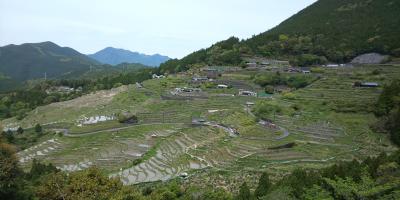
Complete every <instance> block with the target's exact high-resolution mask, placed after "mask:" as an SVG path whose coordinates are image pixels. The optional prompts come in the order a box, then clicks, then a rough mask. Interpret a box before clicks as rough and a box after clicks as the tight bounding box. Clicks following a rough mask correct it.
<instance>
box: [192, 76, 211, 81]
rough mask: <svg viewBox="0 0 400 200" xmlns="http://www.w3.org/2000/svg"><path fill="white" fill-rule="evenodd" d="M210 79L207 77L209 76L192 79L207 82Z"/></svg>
mask: <svg viewBox="0 0 400 200" xmlns="http://www.w3.org/2000/svg"><path fill="white" fill-rule="evenodd" d="M208 80H209V79H208V78H207V77H197V76H196V77H193V78H192V81H193V82H206V81H208Z"/></svg>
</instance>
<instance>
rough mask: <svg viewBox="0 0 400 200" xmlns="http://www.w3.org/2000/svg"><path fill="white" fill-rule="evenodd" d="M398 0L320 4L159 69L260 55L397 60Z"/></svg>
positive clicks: (306, 62)
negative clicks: (366, 55)
mask: <svg viewBox="0 0 400 200" xmlns="http://www.w3.org/2000/svg"><path fill="white" fill-rule="evenodd" d="M399 10H400V2H399V1H386V2H382V1H377V0H367V1H366V0H346V1H336V0H320V1H317V2H316V3H314V4H313V5H311V6H309V7H308V8H306V9H304V10H302V11H300V12H299V13H297V14H296V15H294V16H292V17H291V18H289V19H287V20H286V21H284V22H282V23H281V24H280V25H278V26H277V27H275V28H273V29H271V30H269V31H267V32H265V33H261V34H259V35H256V36H254V37H252V38H250V39H248V40H243V41H239V39H238V38H235V37H231V38H229V39H227V40H225V41H221V42H218V43H216V44H214V45H212V46H211V47H209V48H207V49H202V50H199V51H196V52H194V53H192V54H189V55H188V56H186V57H184V58H182V59H180V60H177V59H174V60H170V61H168V62H166V63H164V64H162V65H161V66H160V70H161V72H179V71H184V70H187V69H189V68H191V67H194V66H197V65H199V64H201V65H204V64H206V65H237V66H238V65H239V66H243V64H244V63H243V60H242V59H243V58H244V57H251V56H264V57H268V58H271V59H284V60H289V61H290V62H291V64H292V65H299V66H310V65H314V64H325V63H329V62H334V63H345V62H349V61H350V60H351V59H352V58H354V57H356V56H357V55H360V54H363V53H369V52H377V53H382V54H388V55H392V56H397V57H398V56H400V39H399V37H397V35H399V34H400V27H399V26H397V24H400V16H399V15H398V11H399Z"/></svg>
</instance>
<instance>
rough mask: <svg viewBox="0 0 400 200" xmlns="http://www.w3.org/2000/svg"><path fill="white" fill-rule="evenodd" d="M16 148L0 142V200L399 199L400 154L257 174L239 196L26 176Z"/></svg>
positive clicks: (35, 169) (89, 178)
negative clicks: (275, 175)
mask: <svg viewBox="0 0 400 200" xmlns="http://www.w3.org/2000/svg"><path fill="white" fill-rule="evenodd" d="M15 153H16V150H15V147H14V146H12V145H10V144H7V143H6V142H5V139H4V138H2V137H1V138H0V159H1V160H0V163H2V164H1V165H0V172H1V173H0V199H52V200H53V199H60V200H65V199H71V200H72V199H93V200H101V199H104V200H106V199H115V200H117V199H118V200H128V199H157V200H173V199H207V200H213V199H215V200H230V199H235V200H236V199H237V200H253V199H263V200H264V199H265V200H267V199H274V200H277V199H305V200H311V199H382V200H383V199H388V200H389V199H399V198H400V190H399V188H400V152H399V151H397V152H394V153H392V154H390V155H387V154H385V153H382V154H380V155H379V156H378V157H370V158H367V159H365V160H363V161H361V162H359V161H356V160H353V161H348V162H340V163H337V164H334V165H332V166H330V167H327V168H323V169H300V168H299V169H297V170H294V171H293V172H292V173H291V174H289V175H286V176H284V177H282V178H280V179H279V180H276V181H272V179H270V177H269V174H268V173H267V172H264V173H262V174H260V178H259V181H258V185H257V186H256V187H255V188H250V187H249V186H248V185H247V184H246V180H243V182H242V185H241V186H240V189H239V191H232V192H229V191H226V190H224V189H222V188H217V187H215V188H201V186H196V187H187V186H186V185H185V180H183V179H180V178H177V179H174V180H171V181H168V182H166V183H162V182H157V183H151V184H143V185H138V186H124V185H122V183H121V182H120V181H119V180H118V179H109V178H108V177H106V176H105V175H104V174H102V173H101V171H100V170H99V169H98V168H96V167H92V168H89V169H86V170H84V171H79V172H73V173H69V174H67V173H65V172H61V171H59V170H58V169H57V168H55V167H54V166H53V165H52V164H43V163H40V162H38V161H36V160H34V161H33V164H32V167H31V169H30V170H29V171H28V172H24V171H23V170H22V169H21V168H20V167H19V166H18V160H17V158H16V155H15Z"/></svg>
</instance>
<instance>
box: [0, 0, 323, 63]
mask: <svg viewBox="0 0 400 200" xmlns="http://www.w3.org/2000/svg"><path fill="white" fill-rule="evenodd" d="M315 1H316V0H96V1H95V0H0V46H4V45H7V44H21V43H26V42H43V41H53V42H55V43H57V44H59V45H61V46H68V47H72V48H74V49H76V50H78V51H80V52H82V53H85V54H88V53H94V52H96V51H98V50H101V49H103V48H105V47H108V46H112V47H117V48H124V49H128V50H132V51H139V52H143V53H147V54H154V53H160V54H163V55H168V56H170V57H174V58H181V57H183V56H185V55H187V54H189V53H191V52H193V51H195V50H198V49H201V48H205V47H208V46H210V45H211V44H213V43H215V42H217V41H220V40H224V39H226V38H228V37H230V36H236V37H239V38H241V39H245V38H249V37H251V36H252V35H255V34H258V33H261V32H264V31H266V30H268V29H270V28H272V27H274V26H276V25H278V24H279V23H280V22H282V21H283V20H285V19H286V18H288V17H290V16H292V15H293V14H295V13H297V12H298V11H300V10H302V9H303V8H305V7H307V6H308V5H310V4H312V3H314V2H315Z"/></svg>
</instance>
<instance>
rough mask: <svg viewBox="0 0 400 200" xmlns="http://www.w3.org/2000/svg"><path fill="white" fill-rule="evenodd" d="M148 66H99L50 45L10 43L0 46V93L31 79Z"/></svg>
mask: <svg viewBox="0 0 400 200" xmlns="http://www.w3.org/2000/svg"><path fill="white" fill-rule="evenodd" d="M147 67H148V66H146V65H142V64H137V63H122V64H120V65H115V66H111V65H108V64H107V65H106V64H101V63H100V62H98V61H96V60H95V59H92V58H90V57H88V56H87V55H84V54H81V53H79V52H78V51H76V50H74V49H72V48H69V47H60V46H58V45H57V44H54V43H53V42H42V43H26V44H21V45H13V44H11V45H7V46H3V47H0V91H10V90H13V89H15V88H18V87H20V86H22V85H24V83H25V81H28V80H32V79H39V78H45V77H46V78H48V79H54V78H79V77H93V76H103V75H105V74H108V75H109V74H116V73H118V72H122V71H124V72H127V71H132V70H137V69H142V68H147Z"/></svg>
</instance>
